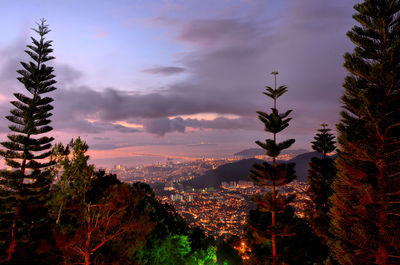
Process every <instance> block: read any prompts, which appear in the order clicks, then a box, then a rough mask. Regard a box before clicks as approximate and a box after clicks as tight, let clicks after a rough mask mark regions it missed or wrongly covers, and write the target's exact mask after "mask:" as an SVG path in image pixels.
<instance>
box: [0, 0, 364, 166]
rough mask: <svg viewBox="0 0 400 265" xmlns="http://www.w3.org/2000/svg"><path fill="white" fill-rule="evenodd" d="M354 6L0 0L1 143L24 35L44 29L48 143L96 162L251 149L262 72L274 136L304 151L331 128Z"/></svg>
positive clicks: (282, 0)
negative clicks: (72, 144)
mask: <svg viewBox="0 0 400 265" xmlns="http://www.w3.org/2000/svg"><path fill="white" fill-rule="evenodd" d="M357 2H358V1H354V0H331V1H321V0H273V1H267V0H259V1H257V0H180V1H178V0H164V1H156V0H154V1H153V0H129V1H128V0H126V1H120V0H114V1H100V0H96V1H75V0H68V1H55V0H53V1H50V0H48V1H47V0H29V1H28V0H26V1H22V0H15V1H3V0H0V10H1V14H2V15H1V16H0V116H1V117H0V119H2V120H1V122H0V139H1V140H2V141H3V140H5V138H6V134H7V133H8V132H9V130H8V128H7V126H8V125H9V122H8V121H7V120H6V119H5V118H3V117H4V116H5V115H7V114H8V112H9V110H10V109H11V107H12V106H11V104H10V103H9V100H11V99H12V98H13V96H12V93H14V92H17V91H22V89H23V87H22V85H21V84H19V83H18V82H17V80H16V77H17V73H16V72H15V71H16V70H17V69H19V68H20V66H19V61H21V60H24V61H25V60H27V59H28V58H27V55H26V54H24V52H23V50H24V49H25V47H24V46H25V45H26V44H28V43H29V41H30V39H29V37H30V36H31V35H33V32H32V31H31V30H30V28H32V27H34V26H35V22H37V21H39V20H40V18H42V17H43V18H45V19H46V20H47V22H48V24H49V25H50V28H51V30H52V32H51V33H49V34H48V35H47V36H48V39H51V40H53V41H54V56H55V57H56V60H54V61H53V64H54V68H55V74H56V75H57V77H56V80H57V81H58V84H57V88H58V90H56V91H55V92H52V93H51V94H49V96H52V97H53V98H54V99H55V101H54V103H53V105H54V107H55V109H54V111H53V113H54V116H53V117H52V121H53V122H52V124H51V125H52V126H53V128H54V131H52V132H51V133H50V134H51V135H53V136H54V137H55V138H56V140H55V142H63V143H67V142H68V141H69V140H70V139H71V138H72V137H74V138H76V137H78V136H81V138H82V139H84V140H85V141H87V142H88V144H89V146H90V149H91V153H90V154H91V157H92V158H93V160H92V162H93V163H96V164H97V165H98V166H111V165H113V164H123V165H126V166H129V165H133V164H137V163H145V162H147V161H150V160H151V159H159V160H160V161H165V160H166V157H172V158H176V159H180V158H194V157H202V156H207V157H211V156H224V155H232V154H233V153H235V152H238V151H241V150H242V149H245V148H252V147H256V145H255V144H254V141H255V140H264V139H266V138H269V137H270V135H269V134H268V133H266V132H264V131H263V124H262V123H261V122H259V121H258V120H257V115H256V111H257V110H262V111H268V110H269V108H270V107H271V106H272V101H271V100H270V99H269V98H267V97H266V96H264V95H262V91H263V89H264V87H265V86H266V85H269V86H273V77H272V76H271V75H270V73H271V72H272V71H274V70H278V71H279V73H280V74H279V76H278V84H279V85H282V84H285V85H287V86H288V89H289V91H288V93H286V94H285V95H284V96H282V97H281V98H280V99H279V102H278V109H279V110H280V111H285V110H287V109H293V113H292V115H291V117H292V118H293V120H292V121H291V124H290V126H289V128H288V129H286V131H285V133H283V134H281V135H279V137H278V140H283V139H286V138H289V137H290V138H295V139H296V143H295V144H294V145H293V147H292V149H298V148H305V149H311V147H310V141H311V140H312V139H313V137H314V134H315V132H316V130H317V129H318V128H319V124H321V123H322V122H326V123H328V124H329V125H330V127H331V128H334V125H335V124H336V123H337V122H338V120H339V111H340V105H341V104H340V96H341V94H342V91H343V89H342V87H341V84H342V82H343V78H344V77H345V75H346V72H345V70H344V69H343V67H342V64H343V54H344V53H345V52H346V51H351V50H352V47H353V46H352V44H351V43H350V41H349V40H348V39H347V37H346V35H345V34H346V32H347V31H348V30H350V29H351V27H352V26H353V25H354V20H353V19H352V17H351V15H352V14H353V13H354V11H353V8H352V7H353V5H354V4H355V3H357Z"/></svg>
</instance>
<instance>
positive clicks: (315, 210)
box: [304, 123, 336, 254]
mask: <svg viewBox="0 0 400 265" xmlns="http://www.w3.org/2000/svg"><path fill="white" fill-rule="evenodd" d="M321 127H322V128H320V129H318V133H317V134H316V136H315V137H314V141H312V142H311V143H312V149H314V150H315V151H316V152H318V153H320V154H321V157H313V158H312V159H311V163H310V169H309V170H308V185H309V188H308V190H307V195H308V196H309V197H310V200H309V201H307V202H306V207H305V211H304V212H305V217H306V219H307V221H308V223H309V224H310V225H311V227H312V229H313V232H314V234H315V235H317V236H318V237H319V238H320V240H321V243H323V244H324V245H326V243H327V241H328V240H329V238H330V237H331V235H330V233H329V231H328V230H329V223H330V218H329V215H328V212H329V208H330V204H329V197H330V196H331V195H332V188H331V186H332V182H333V180H334V178H335V176H336V168H335V164H334V160H333V159H332V158H331V157H328V156H327V154H328V153H331V152H333V151H334V150H335V149H336V146H335V143H336V142H335V141H334V139H335V136H334V135H333V134H332V133H330V131H331V129H329V128H328V124H325V123H323V124H321ZM325 252H327V249H326V251H325ZM326 254H327V253H326Z"/></svg>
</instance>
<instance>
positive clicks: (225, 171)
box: [182, 152, 320, 188]
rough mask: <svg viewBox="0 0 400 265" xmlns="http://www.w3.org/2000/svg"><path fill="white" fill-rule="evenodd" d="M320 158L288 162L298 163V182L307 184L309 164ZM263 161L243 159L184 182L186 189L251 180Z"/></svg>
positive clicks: (300, 157) (303, 157) (311, 154)
mask: <svg viewBox="0 0 400 265" xmlns="http://www.w3.org/2000/svg"><path fill="white" fill-rule="evenodd" d="M315 156H316V157H318V156H320V154H319V153H317V152H309V153H305V154H301V155H298V156H296V157H294V158H293V159H291V160H289V161H287V162H293V163H296V167H295V169H296V173H297V181H303V182H307V170H308V163H310V161H311V158H312V157H315ZM261 162H262V161H261V160H259V159H255V158H250V159H243V160H239V161H237V162H233V163H229V164H225V165H222V166H220V167H218V168H216V169H214V170H210V171H208V172H206V173H205V174H204V175H202V176H200V177H197V178H194V179H192V180H188V181H185V182H182V185H183V186H184V187H186V186H190V187H194V188H209V187H219V186H221V183H222V182H223V181H239V180H245V181H248V180H249V177H248V176H249V170H250V169H251V167H252V165H253V164H255V163H261Z"/></svg>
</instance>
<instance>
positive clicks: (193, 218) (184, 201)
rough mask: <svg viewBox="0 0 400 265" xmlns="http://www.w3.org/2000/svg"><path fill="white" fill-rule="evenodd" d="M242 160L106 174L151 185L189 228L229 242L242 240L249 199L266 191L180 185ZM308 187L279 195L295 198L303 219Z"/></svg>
mask: <svg viewBox="0 0 400 265" xmlns="http://www.w3.org/2000/svg"><path fill="white" fill-rule="evenodd" d="M254 158H256V159H264V160H266V161H270V160H271V158H270V157H266V156H264V155H256V156H254ZM292 158H294V155H293V154H292V153H289V154H283V155H281V156H279V159H280V160H285V161H286V160H290V159H292ZM241 159H242V158H241V157H232V158H225V159H212V158H204V159H199V160H195V161H190V162H174V160H173V159H167V161H166V162H165V163H164V164H162V163H157V164H156V165H148V166H137V167H134V168H129V167H126V166H122V165H115V166H114V167H113V168H108V169H106V171H107V172H108V173H113V174H116V175H117V176H118V178H119V179H120V180H121V181H123V182H126V183H131V184H132V183H134V182H143V183H148V184H150V186H151V187H152V188H153V190H154V192H155V193H156V195H157V197H158V198H159V200H161V201H162V202H164V203H168V204H171V205H173V206H174V208H175V209H176V211H177V212H178V213H179V214H180V215H181V216H182V217H183V218H184V219H185V221H186V222H187V223H188V224H189V225H190V226H192V227H196V226H197V227H200V228H201V229H202V230H203V231H204V232H205V233H206V234H207V235H210V236H213V237H215V238H229V237H230V236H232V235H235V236H238V237H243V236H244V232H245V231H244V230H243V229H244V226H245V224H246V217H247V215H248V214H249V211H250V210H251V209H254V208H255V205H254V203H253V202H252V201H251V197H252V196H253V195H257V194H264V193H265V192H266V191H268V190H269V189H268V188H262V187H260V186H256V185H254V183H253V182H252V181H251V180H250V179H249V180H247V181H245V180H238V181H229V182H222V183H221V185H220V186H218V187H210V188H193V187H190V186H182V184H181V183H182V182H184V181H187V180H191V179H194V178H196V177H199V176H201V175H203V174H204V173H205V172H207V171H210V170H214V169H216V168H218V167H219V166H222V165H225V164H229V163H232V162H235V161H239V160H241ZM307 187H308V186H307V183H305V182H301V181H294V182H292V183H290V184H289V185H287V186H285V187H284V188H283V189H282V191H281V192H282V193H283V195H285V196H287V195H289V194H295V195H296V200H295V201H294V202H293V203H292V204H291V205H292V206H293V207H294V209H295V213H296V215H298V216H299V217H303V216H304V213H303V210H304V202H305V200H307V195H306V190H307Z"/></svg>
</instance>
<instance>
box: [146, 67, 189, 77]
mask: <svg viewBox="0 0 400 265" xmlns="http://www.w3.org/2000/svg"><path fill="white" fill-rule="evenodd" d="M184 71H185V68H182V67H175V66H157V67H153V68H148V69H143V70H142V72H145V73H149V74H157V75H175V74H180V73H183V72H184Z"/></svg>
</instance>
